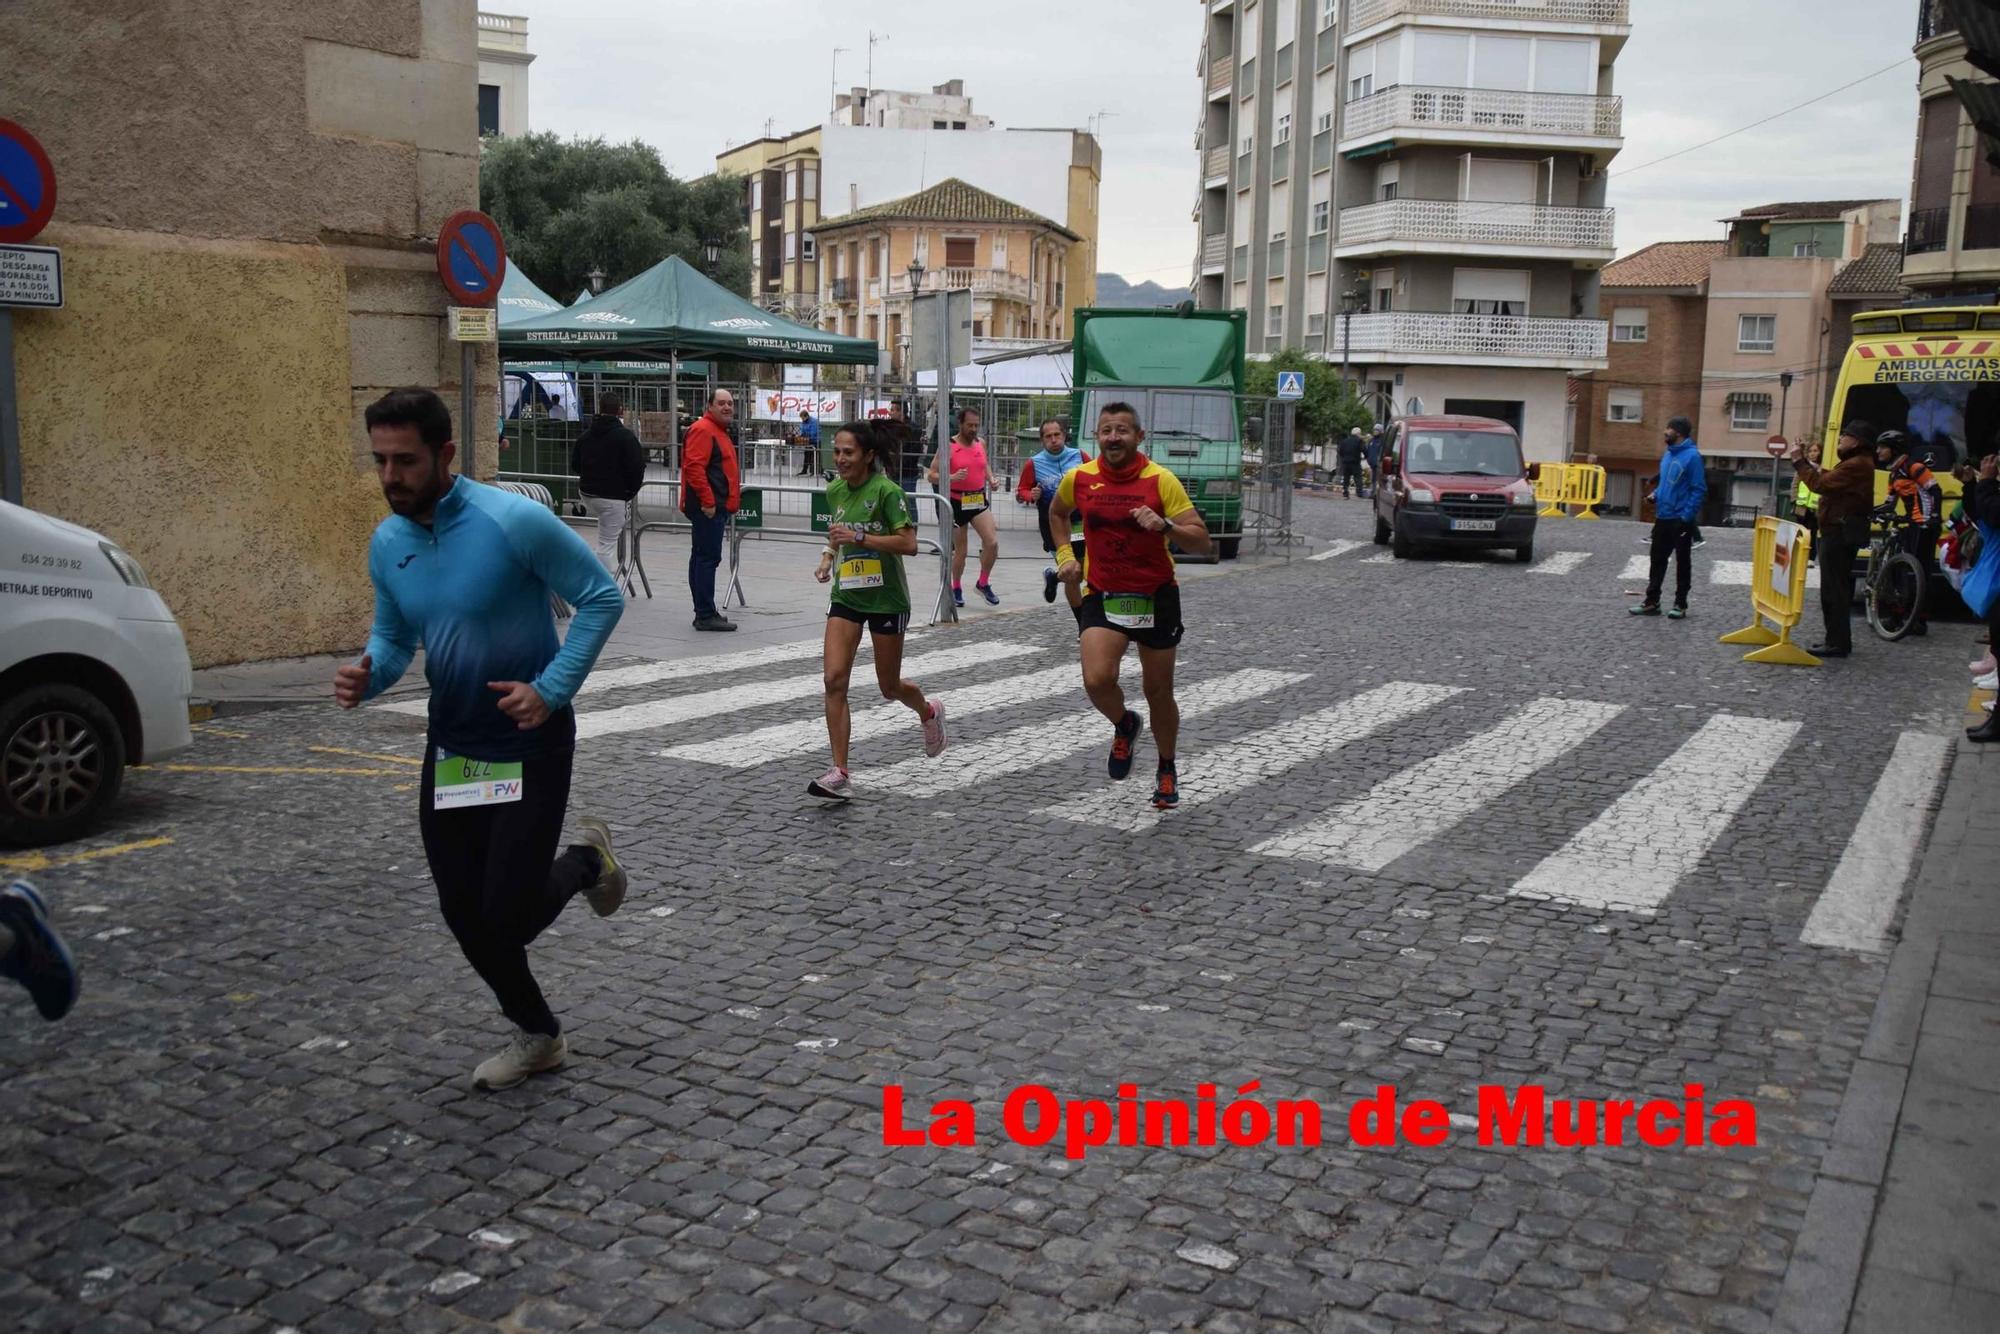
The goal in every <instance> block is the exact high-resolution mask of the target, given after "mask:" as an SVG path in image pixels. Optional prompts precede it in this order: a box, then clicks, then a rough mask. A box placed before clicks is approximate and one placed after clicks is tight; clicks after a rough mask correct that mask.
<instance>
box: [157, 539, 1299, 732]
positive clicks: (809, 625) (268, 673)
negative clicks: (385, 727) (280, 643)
mask: <svg viewBox="0 0 2000 1334" xmlns="http://www.w3.org/2000/svg"><path fill="white" fill-rule="evenodd" d="M573 526H575V527H576V528H577V531H578V532H579V533H581V534H582V535H583V536H584V538H585V540H587V541H594V540H595V533H594V532H593V530H592V528H591V526H590V525H589V524H579V525H573ZM1010 539H1011V540H1010ZM1031 544H1032V546H1033V547H1034V550H1033V551H1032V555H1030V552H1029V547H1030V545H1031ZM1039 547H1040V542H1039V540H1038V539H1035V538H1033V537H1032V536H1029V537H1021V536H1016V535H1015V534H1011V533H1007V534H1002V538H1001V552H1002V555H1001V559H1000V562H999V564H998V565H997V566H996V567H995V568H994V571H993V589H994V591H995V592H996V593H998V594H999V595H1000V605H999V606H998V607H990V606H988V605H986V603H985V602H984V601H982V600H981V599H980V597H979V595H978V594H977V593H975V592H974V591H973V587H972V585H973V581H974V580H975V579H976V578H977V577H978V557H979V549H978V543H977V541H976V540H975V541H974V543H973V549H972V553H971V556H970V558H969V559H968V560H967V561H966V572H965V598H966V605H965V606H964V607H963V608H962V609H960V611H959V613H958V615H959V621H960V623H961V624H968V623H971V622H973V621H976V620H978V619H980V618H981V617H986V616H998V615H1016V614H1028V615H1062V616H1064V617H1067V616H1068V614H1069V609H1068V607H1067V606H1066V605H1064V604H1063V601H1062V596H1061V594H1060V593H1058V594H1057V597H1056V604H1057V605H1056V606H1055V607H1050V606H1049V605H1048V604H1046V603H1044V602H1043V601H1042V568H1043V566H1044V565H1045V564H1046V563H1047V558H1046V556H1045V555H1044V554H1043V553H1042V551H1041V550H1040V549H1039ZM1312 549H1314V548H1313V547H1311V546H1307V545H1304V544H1301V545H1299V546H1297V547H1295V548H1294V549H1293V554H1294V558H1295V559H1296V558H1298V557H1300V556H1302V555H1304V554H1305V553H1306V552H1308V551H1310V550H1312ZM818 553H819V544H818V543H817V542H804V541H779V540H769V539H750V540H746V541H745V542H744V543H743V568H742V571H741V577H742V583H743V591H744V594H745V595H746V596H747V597H748V598H749V604H748V605H747V606H736V605H729V606H725V607H724V608H723V614H724V615H725V616H727V617H728V618H729V619H730V620H732V621H734V622H736V626H737V628H736V630H735V631H734V632H732V633H727V634H715V633H707V632H703V631H698V630H696V629H695V628H694V609H693V604H692V603H691V601H690V600H689V596H688V584H687V560H688V539H687V535H686V534H684V533H661V532H653V533H648V534H646V538H645V544H644V546H643V547H642V549H641V555H642V558H643V561H644V565H645V571H646V577H647V578H648V579H649V580H650V581H651V583H652V591H653V595H652V596H651V597H650V598H649V597H647V596H646V590H645V586H644V585H643V584H641V583H640V581H639V580H638V579H637V578H636V577H635V578H634V579H633V581H632V585H633V588H634V589H636V590H637V593H638V595H637V596H636V597H631V598H628V599H627V600H626V603H625V614H624V616H623V617H621V618H620V619H619V622H618V628H617V629H616V630H614V631H613V632H612V634H611V642H610V643H608V644H606V645H605V648H604V653H605V656H606V657H624V658H635V657H636V658H648V659H653V660H657V661H671V660H674V659H677V658H692V657H700V656H705V655H708V654H716V653H736V652H741V651H742V650H744V649H754V648H763V647H766V646H768V645H772V644H789V643H795V642H797V641H798V640H801V639H811V638H816V637H817V636H818V635H819V634H820V633H821V630H822V628H823V627H824V625H825V623H826V600H827V589H826V586H825V585H823V584H819V583H816V582H814V580H813V566H814V564H815V563H816V562H817V560H818ZM1283 560H1284V557H1282V556H1267V557H1265V558H1264V559H1262V560H1259V559H1257V558H1256V557H1254V556H1253V555H1252V554H1251V553H1250V552H1249V551H1248V550H1246V551H1245V552H1244V553H1243V555H1242V558H1241V559H1239V560H1233V561H1226V562H1222V563H1220V564H1215V565H1205V564H1194V563H1189V564H1184V565H1182V566H1181V567H1180V569H1179V575H1180V578H1181V579H1182V580H1183V581H1187V582H1193V581H1197V580H1201V579H1212V578H1215V577H1217V576H1219V575H1224V574H1229V573H1232V572H1235V571H1241V570H1252V569H1260V568H1262V567H1263V566H1265V565H1269V564H1272V563H1282V562H1283ZM936 562H937V557H936V556H935V555H931V556H915V557H911V558H910V559H908V560H906V561H905V562H904V567H905V569H906V570H907V572H908V575H909V580H910V599H911V603H912V608H913V614H912V616H911V618H910V630H911V633H912V634H925V633H930V630H929V629H928V623H929V621H930V618H931V612H932V609H933V605H934V603H935V601H936V597H937V583H936V579H937V564H936ZM724 573H725V574H726V573H727V571H725V572H724ZM722 594H723V588H722V587H721V578H720V577H718V579H717V588H716V595H717V597H718V598H720V597H721V596H722ZM565 624H566V623H565ZM360 651H361V646H360V645H358V644H357V645H355V647H354V648H353V650H352V651H350V652H346V653H331V654H320V655H316V656H313V657H305V658H279V659H274V660H271V661H267V662H250V663H237V664H233V665H231V666H227V667H205V668H202V669H201V670H200V671H197V672H196V673H195V674H194V706H195V716H196V718H197V720H205V719H206V718H209V717H220V716H226V715H228V714H231V713H244V712H252V711H256V710H260V709H269V708H279V707H283V706H286V705H290V704H311V703H320V702H324V701H325V700H327V699H329V698H331V692H332V681H333V670H334V668H335V667H337V666H339V665H340V664H341V663H343V662H349V661H352V660H353V658H354V657H355V656H356V655H357V654H359V653H360ZM425 689H426V687H425V685H424V677H423V654H422V653H421V652H420V653H418V655H417V657H416V660H415V661H414V662H412V663H411V664H410V670H409V671H408V672H406V673H404V675H403V679H402V681H401V682H399V683H398V684H397V686H396V688H395V690H393V691H391V692H390V693H391V694H392V695H404V694H410V693H418V694H421V693H422V692H423V691H424V690H425Z"/></svg>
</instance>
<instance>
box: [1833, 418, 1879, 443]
mask: <svg viewBox="0 0 2000 1334" xmlns="http://www.w3.org/2000/svg"><path fill="white" fill-rule="evenodd" d="M1840 434H1841V435H1842V436H1843V437H1844V438H1846V439H1849V440H1858V441H1860V442H1861V443H1862V444H1864V445H1866V446H1868V447H1869V448H1870V449H1873V448H1875V436H1876V431H1875V428H1874V427H1873V426H1872V425H1870V424H1869V423H1868V422H1865V421H1851V422H1849V423H1847V425H1845V426H1843V427H1841V428H1840Z"/></svg>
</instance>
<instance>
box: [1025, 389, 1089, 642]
mask: <svg viewBox="0 0 2000 1334" xmlns="http://www.w3.org/2000/svg"><path fill="white" fill-rule="evenodd" d="M1041 435H1042V448H1041V450H1040V452H1039V453H1037V454H1035V455H1033V456H1032V457H1031V458H1029V459H1028V460H1027V461H1026V462H1025V463H1023V464H1022V465H1021V485H1020V486H1019V487H1017V488H1016V489H1015V491H1014V499H1015V500H1016V501H1018V502H1020V503H1021V504H1023V505H1033V506H1035V508H1036V509H1037V510H1038V511H1039V512H1040V518H1041V522H1042V550H1044V551H1046V552H1048V553H1049V554H1050V555H1051V556H1053V555H1054V554H1055V550H1056V548H1057V547H1059V546H1061V545H1062V544H1063V542H1064V541H1065V540H1066V539H1067V538H1068V537H1069V536H1070V535H1069V534H1068V533H1055V532H1052V531H1050V529H1049V506H1051V505H1053V504H1055V503H1056V488H1057V487H1059V486H1061V485H1062V479H1063V477H1064V475H1065V474H1067V473H1068V472H1069V470H1070V469H1071V468H1075V467H1077V466H1079V465H1081V464H1083V463H1084V462H1086V461H1087V460H1086V459H1085V457H1084V453H1083V451H1082V450H1080V449H1078V448H1077V447H1076V446H1075V445H1072V444H1071V443H1070V442H1069V432H1068V431H1067V430H1065V429H1064V428H1063V424H1062V421H1061V419H1059V418H1056V417H1051V418H1049V419H1048V420H1047V421H1045V422H1043V423H1042V432H1041ZM1074 545H1075V547H1076V549H1077V550H1078V551H1082V550H1083V539H1082V538H1080V537H1079V538H1077V539H1076V541H1075V543H1074ZM1078 559H1079V560H1081V559H1082V557H1081V556H1079V557H1078ZM1065 591H1066V592H1067V593H1068V594H1069V609H1070V613H1071V614H1072V615H1074V616H1076V617H1077V626H1078V628H1081V627H1082V625H1083V619H1082V617H1083V613H1082V611H1081V610H1080V608H1081V607H1082V605H1083V594H1082V593H1080V592H1079V591H1078V590H1077V587H1076V585H1074V584H1069V585H1065ZM1055 600H1056V567H1055V566H1053V565H1051V566H1049V567H1048V568H1047V569H1045V570H1043V571H1042V601H1044V602H1054V601H1055Z"/></svg>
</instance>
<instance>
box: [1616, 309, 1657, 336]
mask: <svg viewBox="0 0 2000 1334" xmlns="http://www.w3.org/2000/svg"><path fill="white" fill-rule="evenodd" d="M1647 315H1648V311H1647V310H1646V308H1645V307H1644V306H1620V307H1618V308H1617V309H1616V310H1614V311H1612V312H1611V341H1612V342H1614V343H1643V342H1645V341H1646V319H1647Z"/></svg>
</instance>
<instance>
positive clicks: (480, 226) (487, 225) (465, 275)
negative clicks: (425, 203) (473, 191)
mask: <svg viewBox="0 0 2000 1334" xmlns="http://www.w3.org/2000/svg"><path fill="white" fill-rule="evenodd" d="M437 262H438V277H439V278H441V279H442V280H443V281H444V290H445V291H447V292H449V293H451V295H452V299H453V300H455V301H457V302H458V304H460V305H461V306H490V305H492V304H493V303H494V301H496V300H497V299H499V296H500V281H501V279H502V278H504V277H506V275H507V243H506V242H505V241H504V240H502V239H501V237H500V224H499V223H497V222H495V221H493V219H491V218H489V217H487V216H486V215H485V214H484V213H481V212H479V211H478V210H477V209H466V210H464V211H463V212H459V213H454V214H452V215H451V216H450V217H449V218H446V219H445V223H444V226H443V227H441V228H439V229H438V250H437Z"/></svg>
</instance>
